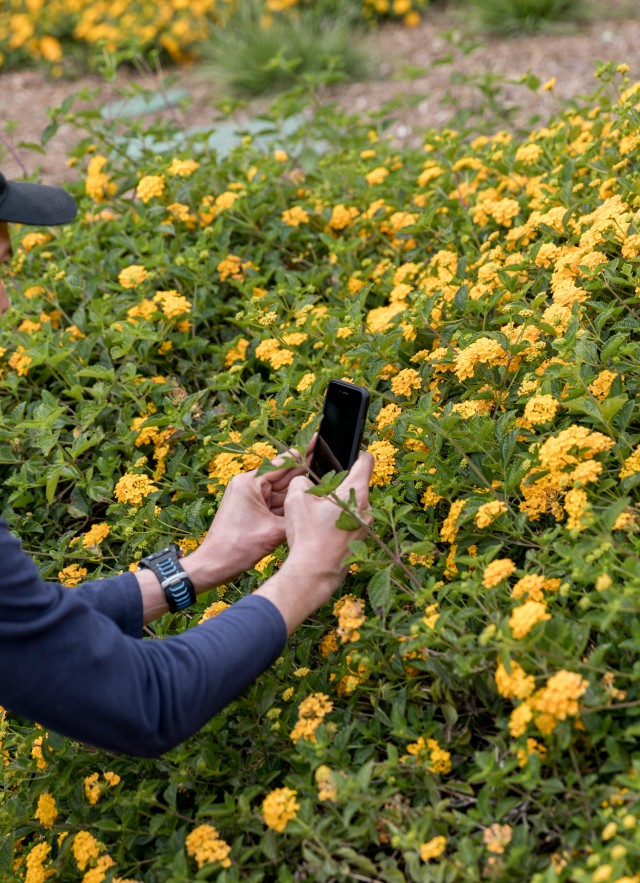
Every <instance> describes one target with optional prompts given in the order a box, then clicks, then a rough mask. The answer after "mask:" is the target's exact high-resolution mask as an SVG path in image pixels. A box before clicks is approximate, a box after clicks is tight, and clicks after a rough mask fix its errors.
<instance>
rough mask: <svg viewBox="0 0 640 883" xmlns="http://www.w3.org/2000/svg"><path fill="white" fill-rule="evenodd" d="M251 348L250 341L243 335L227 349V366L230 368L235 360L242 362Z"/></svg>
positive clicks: (225, 359)
mask: <svg viewBox="0 0 640 883" xmlns="http://www.w3.org/2000/svg"><path fill="white" fill-rule="evenodd" d="M248 349H249V341H248V340H247V339H246V337H241V338H240V339H239V340H238V342H237V343H236V345H235V346H232V347H231V349H229V350H227V352H226V354H225V357H224V366H225V368H230V367H231V365H233V364H234V363H235V362H242V361H243V360H244V358H245V356H246V354H247V350H248Z"/></svg>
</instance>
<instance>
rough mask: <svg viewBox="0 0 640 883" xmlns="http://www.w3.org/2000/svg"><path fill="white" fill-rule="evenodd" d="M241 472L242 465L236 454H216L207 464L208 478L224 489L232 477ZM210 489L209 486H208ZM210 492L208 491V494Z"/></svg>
mask: <svg viewBox="0 0 640 883" xmlns="http://www.w3.org/2000/svg"><path fill="white" fill-rule="evenodd" d="M241 472H242V465H241V463H240V457H239V455H238V454H232V453H223V454H216V456H215V457H214V458H213V460H212V461H211V462H210V463H209V478H214V479H215V480H216V483H217V484H221V485H223V486H224V487H226V486H227V485H228V484H229V482H230V481H231V479H232V478H233V477H234V475H239V474H240V473H241ZM209 487H210V488H211V487H212V486H211V485H210V486H209ZM211 492H212V491H211V490H210V493H211Z"/></svg>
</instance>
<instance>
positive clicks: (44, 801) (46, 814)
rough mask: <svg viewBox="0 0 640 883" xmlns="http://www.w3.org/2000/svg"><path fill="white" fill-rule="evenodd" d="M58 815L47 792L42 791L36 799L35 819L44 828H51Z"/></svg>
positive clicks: (54, 803) (53, 802)
mask: <svg viewBox="0 0 640 883" xmlns="http://www.w3.org/2000/svg"><path fill="white" fill-rule="evenodd" d="M57 815H58V810H57V807H56V802H55V800H54V798H53V796H52V795H51V794H49V792H48V791H43V792H42V794H41V795H40V797H38V808H37V809H36V819H37V820H38V821H39V822H40V823H41V824H42V825H44V827H45V828H53V824H54V822H55V820H56V817H57Z"/></svg>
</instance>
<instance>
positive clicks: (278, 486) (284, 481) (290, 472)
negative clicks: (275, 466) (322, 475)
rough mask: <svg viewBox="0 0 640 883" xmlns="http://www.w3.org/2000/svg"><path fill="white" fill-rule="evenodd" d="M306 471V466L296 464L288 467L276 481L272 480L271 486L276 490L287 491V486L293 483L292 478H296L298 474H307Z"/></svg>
mask: <svg viewBox="0 0 640 883" xmlns="http://www.w3.org/2000/svg"><path fill="white" fill-rule="evenodd" d="M306 473H307V469H306V467H305V466H296V467H293V468H291V469H287V470H286V471H285V472H283V473H282V475H280V476H278V477H277V478H276V480H275V481H272V482H270V484H271V487H272V489H273V490H274V491H280V492H282V493H286V491H287V488H288V487H289V485H290V484H291V480H292V479H293V478H295V477H296V475H306Z"/></svg>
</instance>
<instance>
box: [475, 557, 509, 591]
mask: <svg viewBox="0 0 640 883" xmlns="http://www.w3.org/2000/svg"><path fill="white" fill-rule="evenodd" d="M515 569H516V566H515V564H514V563H513V561H512V560H511V558H496V559H494V560H493V561H492V562H491V563H490V564H487V566H486V567H485V569H484V573H483V574H482V585H483V586H484V587H485V589H491V588H493V586H497V585H498V583H501V582H502V581H503V580H505V579H508V578H509V577H510V576H511V574H512V573H513V571H514V570H515Z"/></svg>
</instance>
